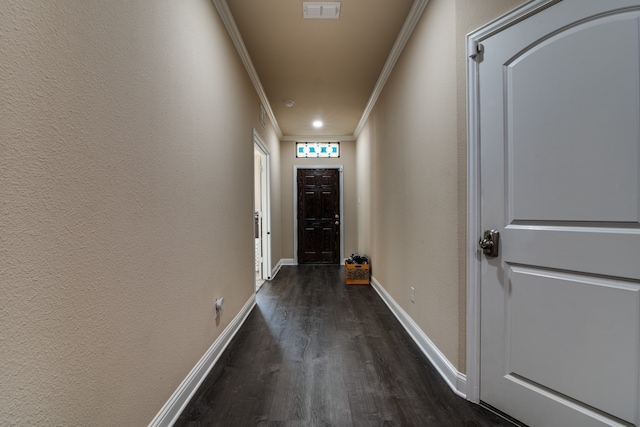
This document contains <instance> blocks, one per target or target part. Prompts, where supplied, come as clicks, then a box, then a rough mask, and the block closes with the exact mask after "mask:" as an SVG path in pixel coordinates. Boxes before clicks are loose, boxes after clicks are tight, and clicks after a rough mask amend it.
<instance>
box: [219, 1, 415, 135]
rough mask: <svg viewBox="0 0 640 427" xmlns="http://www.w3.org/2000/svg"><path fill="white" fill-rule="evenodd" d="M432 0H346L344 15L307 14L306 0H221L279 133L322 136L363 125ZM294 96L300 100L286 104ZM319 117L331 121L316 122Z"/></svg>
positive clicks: (354, 130)
mask: <svg viewBox="0 0 640 427" xmlns="http://www.w3.org/2000/svg"><path fill="white" fill-rule="evenodd" d="M426 2H427V1H426V0H415V5H414V0H342V1H341V10H340V18H339V19H303V18H302V10H303V5H302V3H303V2H302V0H299V1H298V0H214V3H215V4H216V6H217V7H218V10H219V11H220V12H221V15H222V16H223V20H225V24H226V25H227V28H228V29H230V34H231V36H232V38H234V31H233V25H231V26H230V24H229V22H228V21H229V19H225V16H224V15H225V13H224V11H225V10H226V13H227V14H228V15H229V16H230V17H232V21H234V22H235V25H237V33H236V34H238V33H239V34H240V36H241V42H244V46H245V47H246V53H248V57H249V58H250V62H251V63H252V65H253V67H254V69H255V74H256V75H257V78H258V79H259V83H258V85H257V89H258V93H259V94H260V92H261V90H260V84H261V86H262V88H263V93H262V95H261V97H262V98H263V103H264V104H267V105H266V109H267V114H268V115H269V116H270V117H272V118H273V116H275V119H276V122H277V128H278V127H279V130H280V132H278V133H281V136H282V137H283V139H300V137H304V136H307V137H313V138H315V139H316V140H320V139H322V137H323V136H324V137H325V138H328V137H330V136H340V137H342V138H341V139H348V137H353V135H354V134H355V133H357V131H359V129H358V128H359V126H358V125H359V123H360V121H361V119H362V118H363V114H364V113H365V111H366V110H367V106H368V105H371V103H370V98H371V97H372V94H375V93H376V89H377V92H378V93H379V88H380V85H376V82H377V81H378V79H379V77H381V75H383V76H384V75H385V74H386V75H388V71H390V68H389V65H387V66H385V63H386V62H387V59H388V58H389V56H390V54H392V55H391V56H392V57H394V56H395V58H397V55H398V54H399V50H398V49H397V48H396V49H393V47H394V43H395V42H396V39H399V43H401V44H400V46H404V42H405V41H406V38H408V34H410V32H411V31H412V30H413V26H415V22H417V19H418V18H419V16H420V14H421V12H422V10H423V9H424V7H425V6H426ZM226 6H228V8H227V7H226ZM412 6H413V7H412ZM227 18H228V17H227ZM405 21H406V22H407V24H405ZM403 25H404V26H405V27H404V28H403ZM399 36H400V37H399ZM234 42H235V43H236V47H238V40H234ZM239 50H242V49H239ZM241 56H242V52H241ZM393 63H395V59H393V60H391V66H392V65H393ZM245 65H247V64H246V59H245ZM248 68H250V67H248ZM383 70H384V72H383ZM249 74H250V75H251V74H252V72H251V70H249ZM385 79H386V77H385ZM255 80H256V79H255V77H254V85H255V84H256V81H255ZM383 80H384V79H383ZM374 97H375V96H374ZM265 98H266V100H268V102H265ZM287 99H291V100H294V101H295V104H294V106H293V107H291V108H287V107H286V106H285V105H284V101H285V100H287ZM314 120H322V121H323V122H324V126H323V127H322V128H321V129H314V128H313V127H312V122H313V121H314ZM276 131H278V129H276ZM329 139H330V138H329Z"/></svg>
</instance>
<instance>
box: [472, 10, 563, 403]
mask: <svg viewBox="0 0 640 427" xmlns="http://www.w3.org/2000/svg"><path fill="white" fill-rule="evenodd" d="M561 1H562V0H531V1H529V2H527V3H525V4H523V5H522V6H520V7H518V8H516V9H514V10H513V11H511V12H509V13H507V14H505V15H503V16H501V17H500V18H498V19H496V20H494V21H492V22H490V23H488V24H487V25H485V26H483V27H480V28H479V29H477V30H475V31H473V32H471V33H469V34H468V35H467V38H466V45H467V324H466V328H467V359H466V361H467V399H468V400H470V401H472V402H475V403H478V402H480V264H481V261H482V258H481V251H480V249H479V247H478V239H479V238H480V235H481V234H482V230H481V228H480V227H481V222H480V221H481V216H480V207H481V201H482V199H481V194H480V188H481V187H480V127H479V123H480V108H479V106H480V92H479V90H480V88H479V86H478V78H479V77H478V72H479V69H478V65H479V62H478V60H480V61H482V47H481V43H482V41H483V40H485V39H487V38H489V37H491V36H493V35H494V34H497V33H499V32H500V31H503V30H505V29H506V28H508V27H511V26H513V25H515V24H517V23H518V22H520V21H523V20H525V19H527V18H528V17H530V16H532V15H534V14H536V13H538V12H540V11H542V10H544V9H546V8H548V7H550V6H553V5H554V4H556V3H559V2H561Z"/></svg>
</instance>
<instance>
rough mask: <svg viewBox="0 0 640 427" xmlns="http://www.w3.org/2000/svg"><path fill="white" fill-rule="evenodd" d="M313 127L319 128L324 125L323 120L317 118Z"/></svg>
mask: <svg viewBox="0 0 640 427" xmlns="http://www.w3.org/2000/svg"><path fill="white" fill-rule="evenodd" d="M313 127H314V128H316V129H319V128H321V127H322V122H321V121H320V120H316V121H315V122H313Z"/></svg>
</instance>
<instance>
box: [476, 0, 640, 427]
mask: <svg viewBox="0 0 640 427" xmlns="http://www.w3.org/2000/svg"><path fill="white" fill-rule="evenodd" d="M482 45H483V47H484V54H483V57H482V58H481V63H480V65H479V66H478V70H479V75H478V78H479V80H478V84H479V90H480V105H479V108H480V110H479V111H480V147H481V149H480V151H481V154H480V156H481V224H482V228H483V229H495V230H497V231H499V232H500V247H499V255H498V257H495V258H491V257H487V256H485V255H482V261H481V264H482V265H481V287H480V291H481V326H480V328H481V338H480V344H481V350H480V353H481V362H480V398H481V400H482V401H483V402H486V403H487V404H489V405H492V406H494V407H496V408H497V409H499V410H501V411H503V412H506V413H507V414H509V415H511V416H513V417H515V418H516V419H519V420H521V421H522V422H524V423H526V424H529V425H531V426H580V427H583V426H602V425H620V426H629V425H635V426H637V425H638V424H639V423H640V416H639V407H640V404H639V398H640V397H639V389H640V375H639V372H640V367H639V363H640V207H639V205H640V199H639V193H640V172H639V164H640V142H639V141H640V1H637V0H633V1H632V0H607V1H603V0H563V1H561V2H559V3H557V4H555V5H553V6H551V7H549V8H547V9H544V10H542V11H540V12H538V13H537V14H535V15H533V16H531V17H529V18H527V19H525V20H523V21H521V22H519V23H517V24H515V25H513V26H511V27H508V28H507V29H505V30H503V31H501V32H499V33H498V34H495V35H493V36H491V37H489V38H488V39H486V40H483V41H482Z"/></svg>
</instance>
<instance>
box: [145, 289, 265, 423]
mask: <svg viewBox="0 0 640 427" xmlns="http://www.w3.org/2000/svg"><path fill="white" fill-rule="evenodd" d="M255 305H256V294H255V293H253V294H252V295H251V297H250V298H249V300H248V301H247V302H246V303H245V305H244V307H242V309H240V312H239V313H238V314H237V315H236V317H234V318H233V320H232V321H231V323H230V324H229V325H228V326H227V327H226V328H225V330H224V331H222V333H221V334H220V336H219V337H218V338H217V339H216V340H215V341H214V343H213V344H212V345H211V347H209V350H207V352H206V353H205V354H204V356H202V358H201V359H200V360H199V361H198V363H196V365H195V366H194V367H193V369H191V372H189V374H188V375H187V377H186V378H185V379H184V380H182V383H180V385H179V386H178V388H177V389H176V391H174V392H173V394H172V395H171V397H170V398H169V400H167V402H166V403H165V404H164V406H162V408H161V409H160V412H158V413H157V414H156V416H155V417H154V418H153V420H151V422H150V423H149V427H164V426H172V425H173V424H174V423H175V422H176V420H177V419H178V417H179V416H180V414H181V413H182V411H183V410H184V408H185V406H187V404H188V403H189V401H190V400H191V398H192V397H193V395H194V394H195V392H196V391H197V390H198V387H200V384H202V382H203V381H204V379H205V378H206V377H207V375H209V372H210V371H211V368H213V366H214V365H215V364H216V362H217V361H218V359H219V358H220V356H221V355H222V352H223V351H224V350H225V349H226V348H227V346H228V345H229V343H230V342H231V340H232V339H233V337H234V336H235V335H236V333H237V332H238V330H239V329H240V327H241V326H242V324H243V323H244V321H245V320H246V319H247V316H249V313H251V310H253V307H254V306H255Z"/></svg>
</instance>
